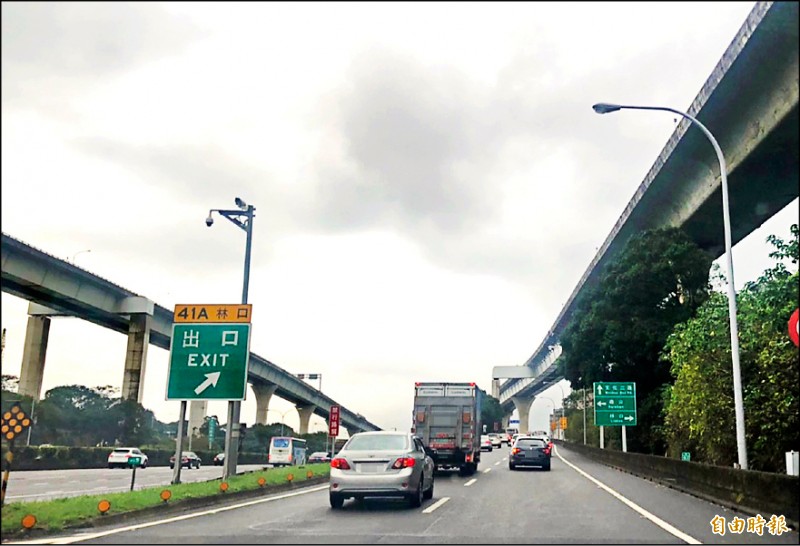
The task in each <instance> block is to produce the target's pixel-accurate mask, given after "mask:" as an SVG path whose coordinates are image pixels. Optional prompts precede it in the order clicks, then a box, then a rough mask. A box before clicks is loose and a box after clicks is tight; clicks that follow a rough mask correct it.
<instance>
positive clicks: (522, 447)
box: [508, 436, 550, 470]
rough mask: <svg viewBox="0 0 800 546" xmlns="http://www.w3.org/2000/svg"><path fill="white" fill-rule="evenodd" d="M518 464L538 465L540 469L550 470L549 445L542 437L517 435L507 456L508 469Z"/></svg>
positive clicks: (514, 467) (512, 468)
mask: <svg viewBox="0 0 800 546" xmlns="http://www.w3.org/2000/svg"><path fill="white" fill-rule="evenodd" d="M518 466H540V467H542V470H550V446H549V445H548V443H547V442H545V441H544V439H542V438H533V437H531V436H518V437H517V439H516V440H515V441H514V445H513V446H511V453H510V454H509V456H508V469H509V470H515V469H516V468H517V467H518Z"/></svg>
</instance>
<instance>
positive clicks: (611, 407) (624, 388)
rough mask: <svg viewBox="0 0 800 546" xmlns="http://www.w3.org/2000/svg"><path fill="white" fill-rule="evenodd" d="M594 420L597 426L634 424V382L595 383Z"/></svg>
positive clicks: (635, 422)
mask: <svg viewBox="0 0 800 546" xmlns="http://www.w3.org/2000/svg"><path fill="white" fill-rule="evenodd" d="M594 422H595V425H597V426H626V427H630V426H635V425H636V424H637V419H636V383H633V382H610V383H609V382H606V383H595V384H594Z"/></svg>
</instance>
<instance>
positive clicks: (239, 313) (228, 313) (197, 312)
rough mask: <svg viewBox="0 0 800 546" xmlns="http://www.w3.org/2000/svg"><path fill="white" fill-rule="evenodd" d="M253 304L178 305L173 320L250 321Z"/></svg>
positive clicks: (202, 321)
mask: <svg viewBox="0 0 800 546" xmlns="http://www.w3.org/2000/svg"><path fill="white" fill-rule="evenodd" d="M252 315H253V305H252V304H250V303H239V304H221V305H217V304H211V305H203V304H190V305H180V304H179V305H176V306H175V314H174V315H173V320H174V321H175V322H194V323H207V322H247V323H249V322H250V319H251V317H252Z"/></svg>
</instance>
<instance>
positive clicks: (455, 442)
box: [411, 382, 484, 474]
mask: <svg viewBox="0 0 800 546" xmlns="http://www.w3.org/2000/svg"><path fill="white" fill-rule="evenodd" d="M483 394H484V393H483V391H482V390H481V389H480V388H479V387H477V386H476V385H475V383H434V382H428V383H415V385H414V414H413V423H412V425H411V433H412V434H414V435H416V436H418V437H419V438H421V439H422V441H423V443H424V444H425V445H426V446H428V447H429V448H431V450H432V451H433V459H434V463H435V464H436V468H437V469H446V468H458V469H459V470H460V471H461V473H462V474H473V473H475V471H476V470H477V469H478V463H479V462H480V461H481V431H482V430H483V429H482V428H481V401H482V398H483Z"/></svg>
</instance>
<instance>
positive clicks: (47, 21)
mask: <svg viewBox="0 0 800 546" xmlns="http://www.w3.org/2000/svg"><path fill="white" fill-rule="evenodd" d="M753 5H754V4H753V3H751V2H722V3H716V2H715V3H694V2H692V3H689V2H685V3H624V4H622V3H587V4H584V3H571V2H570V3H567V2H565V3H547V2H536V3H517V2H514V3H498V2H493V3H491V4H489V3H472V2H470V3H450V2H448V3H402V4H390V3H375V4H365V3H348V4H336V3H320V4H317V3H225V4H221V3H220V4H214V3H197V4H194V3H175V4H157V3H141V4H125V3H97V4H94V3H92V4H84V3H7V2H4V3H3V4H2V230H3V232H4V233H7V234H9V235H11V236H13V237H16V238H18V239H20V240H22V241H24V242H26V243H28V244H31V245H33V246H36V247H38V248H40V249H42V250H44V251H46V252H48V253H51V254H53V255H55V256H58V257H61V258H64V259H69V260H73V259H74V261H75V263H76V264H77V265H78V266H80V267H83V268H85V269H87V270H88V271H91V272H93V273H95V274H97V275H100V276H102V277H105V278H107V279H109V280H111V281H113V282H115V283H117V284H119V285H121V286H124V287H126V288H128V289H129V290H132V291H134V292H137V293H139V294H142V295H144V296H147V297H149V298H151V299H153V300H154V301H156V302H157V303H159V304H161V305H163V306H165V307H167V308H172V307H173V306H174V305H175V304H177V303H239V301H240V298H241V290H242V288H241V287H242V270H243V267H242V266H243V259H244V248H245V234H244V232H243V231H241V230H239V229H238V228H236V227H235V226H234V225H233V224H231V223H230V222H227V221H226V220H224V219H223V218H221V217H218V218H217V221H216V223H215V224H214V225H213V226H212V227H211V228H210V229H209V228H208V227H206V225H205V222H204V220H205V218H206V216H207V215H208V211H209V209H211V208H224V209H231V208H235V207H234V203H233V200H234V198H235V197H241V198H242V199H244V200H245V201H247V202H248V203H251V204H253V205H254V206H255V207H256V218H255V221H254V224H253V225H254V234H253V250H252V266H251V268H252V269H251V278H250V297H249V300H250V303H252V304H253V338H252V342H251V350H252V351H253V352H255V353H257V354H259V355H261V356H263V357H265V358H267V359H269V360H271V361H272V362H275V363H276V364H278V365H279V366H281V367H283V368H284V369H286V370H288V371H290V372H293V373H322V377H323V378H322V390H323V391H324V392H325V393H326V394H328V395H329V396H331V397H332V398H333V399H335V400H336V401H338V402H339V403H341V404H342V405H344V406H345V407H347V408H349V409H350V410H353V411H355V412H360V413H362V414H363V415H364V416H365V417H367V418H368V419H369V420H371V421H372V422H374V423H376V424H378V425H379V426H381V427H384V428H397V429H398V430H407V429H408V427H409V426H410V417H411V403H412V398H413V385H414V382H415V381H438V380H442V381H475V382H477V383H478V384H479V385H480V386H481V387H483V388H484V389H486V390H489V391H490V390H491V370H492V367H493V366H497V365H503V366H510V365H520V364H523V363H524V362H525V361H526V360H527V359H528V357H530V356H531V354H532V353H533V351H534V350H535V349H536V347H537V346H538V345H539V343H540V342H541V341H542V339H543V337H544V335H545V333H546V332H547V330H548V329H549V328H550V326H551V325H552V324H553V322H554V320H555V318H556V316H557V315H558V313H559V311H560V310H561V307H562V305H563V304H564V302H566V300H567V298H568V297H569V295H570V293H571V292H572V290H573V288H574V287H575V285H576V284H577V282H578V280H579V279H580V277H581V275H582V274H583V273H584V271H585V269H586V267H587V266H588V264H589V263H590V261H591V260H592V258H593V257H594V255H595V253H596V251H597V248H598V247H599V246H600V245H601V244H602V243H603V241H604V240H605V238H606V236H607V235H608V233H609V232H610V230H611V229H612V227H613V225H614V223H615V222H616V221H617V219H618V218H619V216H620V214H621V213H622V211H623V209H624V208H625V206H626V205H627V203H628V201H629V200H630V199H631V197H632V195H633V193H634V191H635V190H636V189H637V187H638V186H639V184H640V183H641V181H642V180H643V178H644V177H645V175H646V173H647V171H648V170H649V169H650V167H651V165H652V164H653V162H654V161H655V159H656V157H657V156H658V154H659V152H660V151H661V149H662V148H663V146H664V145H665V143H666V141H667V139H668V138H669V136H670V134H671V133H672V131H673V129H674V127H675V121H674V119H673V116H671V115H669V114H666V113H663V112H630V111H629V112H621V113H618V114H615V115H613V116H598V115H596V114H594V113H593V111H592V109H591V105H592V104H594V103H596V102H602V101H606V102H618V103H632V104H646V105H661V106H670V107H673V108H679V109H683V110H686V109H688V107H689V105H690V104H691V102H692V100H693V99H694V98H695V96H696V95H697V93H698V92H699V90H700V89H701V87H702V85H703V83H704V82H705V80H706V78H707V77H708V76H709V74H710V73H711V71H712V70H713V68H714V67H715V65H716V64H717V62H718V60H719V59H720V57H721V55H722V53H723V52H724V51H725V50H726V49H727V47H728V45H729V44H730V42H731V40H732V39H733V37H734V36H735V34H736V33H737V31H738V30H739V28H740V26H741V25H742V23H743V22H744V20H745V19H746V17H747V15H748V13H749V12H750V10H751V9H752V7H753ZM797 221H798V212H797V201H796V200H795V201H794V202H793V203H792V204H791V205H790V206H789V207H787V208H786V209H784V211H783V212H781V213H780V214H778V215H776V216H775V217H773V218H772V219H771V220H770V221H768V222H767V223H766V224H764V226H762V228H760V229H759V230H757V231H755V232H754V233H753V234H752V235H751V236H750V237H748V238H747V239H746V240H744V241H743V242H742V243H740V244H739V245H737V246H736V247H735V248H734V267H735V273H736V281H737V286H741V285H742V284H743V283H744V282H746V281H748V280H753V279H755V278H756V277H757V276H758V274H759V273H760V272H761V271H762V270H763V269H764V268H765V267H767V265H768V264H769V260H768V258H767V254H768V252H769V248H768V247H767V245H765V244H764V240H765V238H766V236H767V235H769V234H770V233H776V234H778V235H781V236H783V237H786V236H788V234H789V225H791V224H792V223H795V222H797ZM87 250H90V251H89V252H87ZM722 265H723V269H724V262H723V264H722ZM26 318H27V302H25V301H23V300H20V299H19V298H15V297H13V296H9V295H7V294H5V293H3V295H2V326H3V327H4V328H7V346H6V351H5V354H4V359H3V373H10V374H14V375H18V374H19V369H20V363H21V357H22V344H23V341H24V336H25V323H26ZM125 349H126V338H125V336H123V335H121V334H118V333H115V332H111V331H106V330H104V329H102V328H100V327H97V326H94V325H92V324H89V323H86V322H83V321H80V320H79V319H74V318H60V319H54V320H53V322H52V325H51V330H50V341H49V347H48V353H47V365H46V368H45V375H44V387H43V390H42V393H43V394H44V392H46V391H47V390H48V389H50V388H52V387H55V386H58V385H63V384H73V383H78V384H86V385H89V386H95V385H106V384H110V385H115V386H118V387H121V384H122V375H123V363H124V358H125ZM168 357H169V355H168V352H167V351H164V350H161V349H158V348H155V347H153V346H151V347H150V349H149V353H148V361H147V374H146V379H145V395H144V400H143V403H144V405H145V406H146V407H147V408H149V409H152V410H154V411H155V412H156V415H157V417H158V418H159V419H161V420H162V421H174V420H176V419H177V417H178V408H179V404H178V402H166V401H164V393H165V385H166V373H167V362H168ZM312 383H313V384H315V385H316V382H312ZM563 385H564V387H565V388H564V391H565V393H569V388H568V384H567V383H566V382H563ZM543 394H544V396H547V397H550V398H551V399H552V400H554V401H555V404H556V405H560V401H559V399H560V398H561V391H560V390H559V389H557V388H552V389H550V390H549V392H545V393H543ZM291 407H292V406H291V404H289V403H288V402H286V401H283V400H280V399H278V398H277V397H273V400H272V403H271V405H270V408H271V411H270V413H269V421H270V422H279V421H280V420H281V418H282V417H285V420H286V423H288V424H290V425H293V426H295V427H296V426H297V414H296V412H294V411H291ZM224 408H225V403H224V402H220V403H212V404H210V407H209V413H210V414H218V415H220V416H221V417H223V416H224V415H225V409H224ZM550 409H551V408H550V404H548V403H541V402H537V403H534V405H533V411H532V418H531V423H530V425H531V428H543V427H545V426H546V422H547V417H546V416H547V414H548V413H549V412H550ZM272 410H274V411H272ZM242 416H243V421H246V422H248V423H249V424H252V423H253V421H254V417H255V400H254V396H253V395H252V392H251V393H250V394H249V395H248V398H247V400H246V401H245V403H244V405H243V410H242ZM223 420H224V417H223ZM323 423H324V422H323V421H322V419H321V418H319V417H315V418H314V420H313V422H312V431H316V430H323V429H324V425H323Z"/></svg>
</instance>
